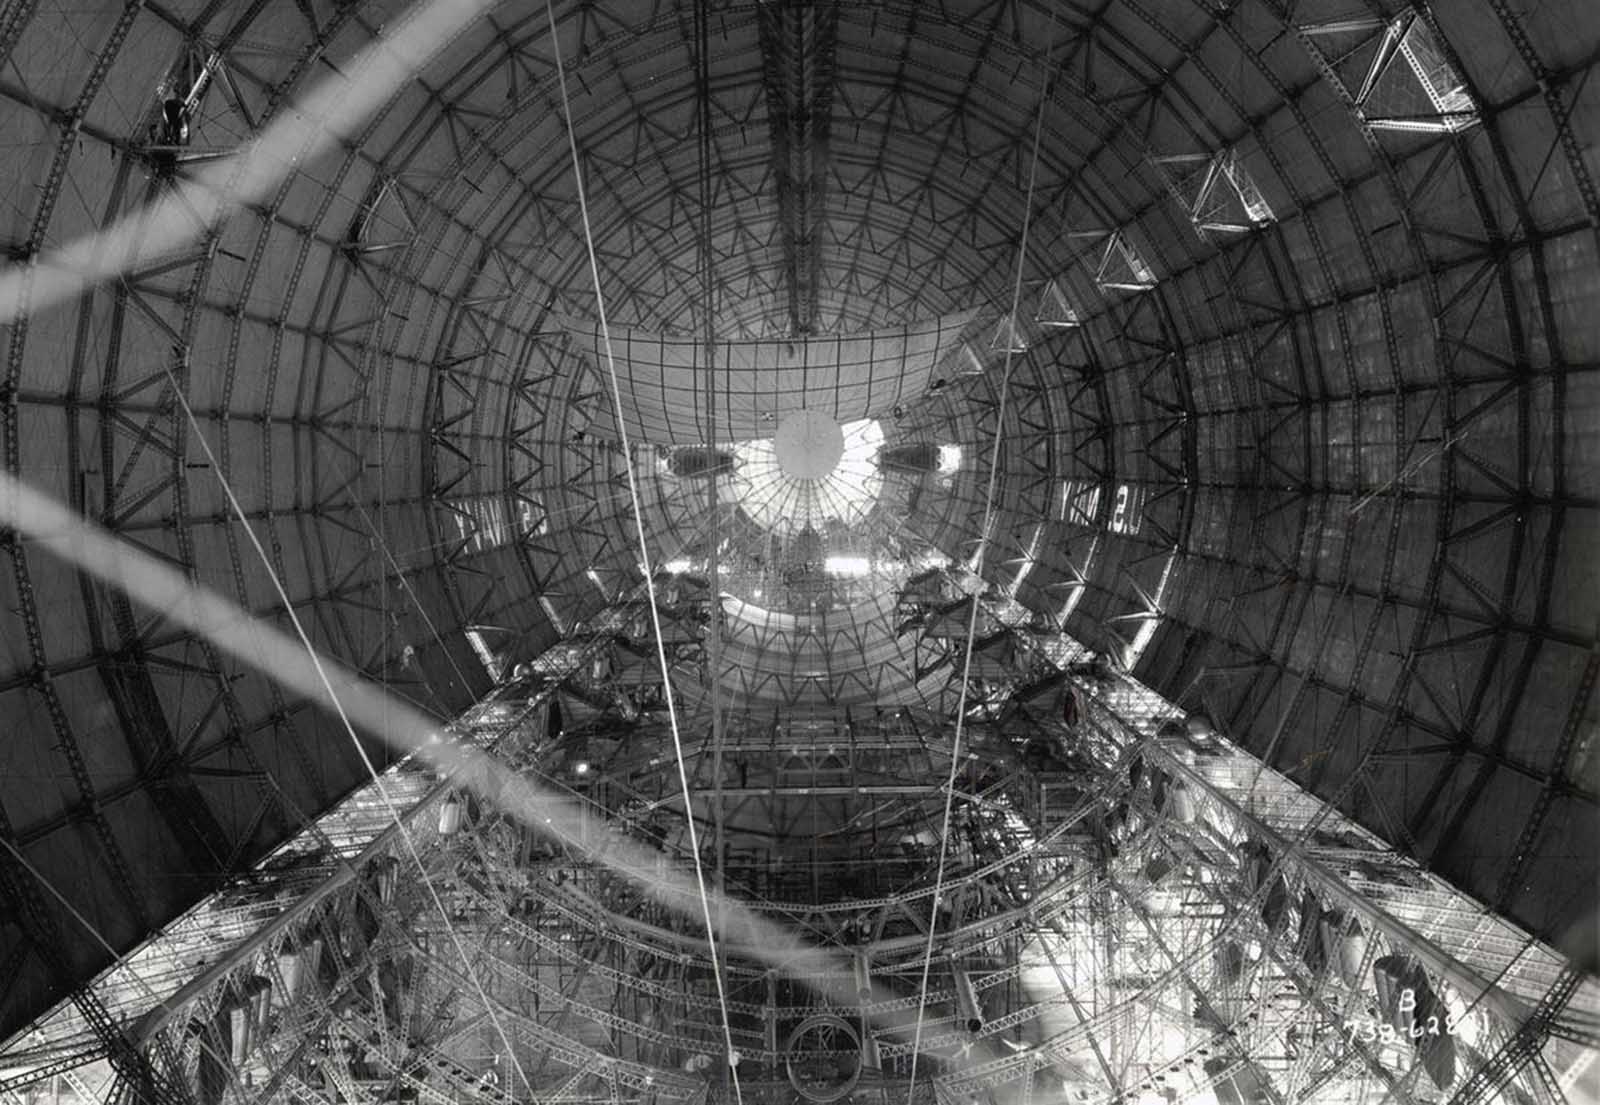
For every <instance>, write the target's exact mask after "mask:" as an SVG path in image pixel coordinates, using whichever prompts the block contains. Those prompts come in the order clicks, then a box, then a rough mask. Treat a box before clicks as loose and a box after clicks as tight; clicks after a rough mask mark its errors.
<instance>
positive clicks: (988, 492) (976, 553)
mask: <svg viewBox="0 0 1600 1105" xmlns="http://www.w3.org/2000/svg"><path fill="white" fill-rule="evenodd" d="M1055 22H1056V19H1055V9H1054V8H1053V7H1052V8H1051V9H1050V29H1049V31H1048V33H1047V34H1046V36H1045V50H1044V58H1043V62H1042V64H1041V69H1042V70H1043V74H1042V80H1041V83H1040V87H1039V107H1038V111H1037V113H1036V115H1035V118H1034V126H1033V149H1032V153H1031V156H1030V160H1029V165H1028V188H1027V192H1026V194H1025V195H1024V197H1023V205H1022V231H1021V234H1020V235H1019V236H1018V240H1017V275H1016V279H1015V281H1014V282H1013V284H1012V288H1011V310H1010V313H1009V314H1008V315H1007V316H1006V317H1005V318H1003V319H1001V321H1000V326H1001V327H1002V330H1003V332H1002V333H1000V334H997V335H996V337H997V339H998V340H1001V341H1004V342H1005V361H1004V363H1003V365H1002V366H1001V370H1000V394H999V396H998V400H997V402H996V405H995V420H994V442H993V444H992V446H991V447H990V453H989V480H988V486H987V487H986V489H985V491H984V503H983V523H982V527H981V528H980V529H979V531H978V543H977V547H976V548H975V549H974V550H973V558H972V569H971V574H972V575H973V576H974V577H975V578H976V579H977V580H979V581H981V580H982V578H983V557H984V553H985V551H986V550H987V546H988V544H989V535H990V531H991V530H992V529H993V528H994V518H995V508H994V500H995V493H996V490H997V489H998V487H999V483H1000V445H1001V442H1002V441H1004V440H1005V437H1004V433H1005V420H1006V398H1007V394H1008V392H1009V385H1010V383H1011V362H1012V358H1013V357H1014V356H1015V349H1016V336H1017V330H1018V323H1017V315H1018V312H1019V311H1020V310H1021V307H1022V274H1023V271H1024V269H1025V267H1026V265H1027V258H1028V231H1029V229H1030V228H1031V226H1032V223H1033V194H1034V186H1035V184H1036V183H1037V180H1038V174H1039V146H1040V143H1041V141H1042V139H1043V137H1044V116H1045V110H1046V108H1048V107H1049V105H1050V85H1051V80H1050V48H1051V42H1052V41H1053V40H1054V38H1055ZM968 601H969V602H970V603H971V604H972V609H971V613H970V614H969V615H968V617H967V640H966V645H965V648H964V649H963V656H962V661H961V689H960V691H959V693H958V696H957V699H956V726H955V734H954V736H953V737H952V739H951V746H950V774H949V777H948V778H947V779H946V780H945V788H944V817H943V821H942V824H941V827H940V830H939V862H938V864H937V866H936V867H935V869H934V880H933V893H932V897H931V902H930V905H929V907H928V940H927V944H926V946H925V948H924V951H923V956H922V979H921V981H920V983H919V984H918V987H917V995H918V997H917V1015H916V1023H915V1026H914V1029H913V1034H912V1038H911V1072H910V1076H909V1078H908V1079H907V1081H906V1105H912V1102H913V1099H914V1095H915V1093H916V1088H917V1058H918V1056H919V1055H920V1053H921V1049H922V1023H923V1015H924V1010H925V1007H926V1004H927V994H928V974H929V971H930V970H931V969H932V966H933V943H934V938H935V937H936V936H937V935H938V931H939V905H940V894H941V891H942V888H943V883H944V869H945V861H946V859H947V858H948V855H949V850H950V818H951V813H952V811H953V809H954V806H955V793H956V776H957V775H958V774H959V773H960V771H961V737H962V734H963V733H964V731H965V724H964V723H965V721H966V713H967V690H968V687H969V685H970V682H971V676H972V650H973V644H974V641H975V639H976V637H977V632H978V612H979V610H980V608H981V605H982V604H980V603H979V602H978V595H977V593H976V592H974V593H972V594H970V595H969V596H968Z"/></svg>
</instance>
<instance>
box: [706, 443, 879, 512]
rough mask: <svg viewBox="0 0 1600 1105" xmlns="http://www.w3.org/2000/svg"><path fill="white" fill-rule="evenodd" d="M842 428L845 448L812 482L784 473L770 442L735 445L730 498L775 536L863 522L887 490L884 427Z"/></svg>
mask: <svg viewBox="0 0 1600 1105" xmlns="http://www.w3.org/2000/svg"><path fill="white" fill-rule="evenodd" d="M840 429H841V430H842V431H843V433H844V449H843V451H842V452H841V453H840V454H839V459H838V461H837V462H836V463H835V464H834V465H833V467H832V469H831V470H830V471H828V472H827V473H826V474H824V475H822V476H819V477H817V478H814V479H801V478H797V477H796V476H794V475H791V474H790V472H789V471H786V470H785V468H784V466H783V465H782V464H781V463H780V461H779V457H778V449H777V447H776V445H775V444H774V442H773V441H772V440H771V439H765V440H761V441H743V442H740V443H739V444H737V445H735V446H734V447H733V453H734V457H735V465H734V473H733V475H732V476H730V477H728V478H727V479H726V482H725V486H726V487H727V488H728V491H729V494H730V496H731V497H732V498H733V499H734V500H735V501H736V502H737V503H738V504H739V506H740V508H741V509H743V510H744V512H745V513H746V514H747V515H749V517H750V520H751V521H753V522H754V523H756V525H758V526H761V527H763V528H764V529H769V530H772V531H773V532H775V533H782V534H788V533H798V532H799V531H801V530H803V529H805V528H806V527H807V526H811V527H812V528H813V529H817V530H821V529H823V528H824V527H826V526H827V525H829V524H842V525H847V526H849V525H858V524H860V523H861V522H864V521H865V520H866V519H867V516H868V515H869V514H871V513H872V508H873V507H874V506H875V505H876V504H877V501H878V494H879V492H880V491H881V490H882V488H883V475H882V473H881V472H880V471H879V470H878V450H879V449H881V448H882V447H883V427H882V426H880V425H879V424H878V422H877V420H876V419H865V420H863V421H860V422H848V423H846V424H844V425H843V426H841V427H840Z"/></svg>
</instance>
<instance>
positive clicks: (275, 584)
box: [162, 361, 533, 1095]
mask: <svg viewBox="0 0 1600 1105" xmlns="http://www.w3.org/2000/svg"><path fill="white" fill-rule="evenodd" d="M162 369H163V370H164V371H165V372H166V374H167V380H168V381H169V382H170V383H171V385H172V391H173V394H174V395H176V396H177V398H178V405H179V406H180V407H182V408H183V413H184V417H185V418H186V419H187V420H188V423H189V427H190V429H192V430H193V431H194V435H195V438H196V439H197V440H198V441H199V443H200V449H201V451H202V452H204V453H205V455H206V460H207V461H208V462H209V464H210V466H211V471H212V472H214V473H215V474H216V477H217V484H218V486H219V487H220V488H221V489H222V493H223V495H224V496H226V498H227V500H228V506H229V508H230V509H231V510H232V511H233V514H234V516H235V517H236V518H238V520H239V525H240V526H242V527H243V528H244V533H245V536H246V537H247V538H248V539H249V541H250V545H251V547H252V548H254V549H255V551H256V555H257V556H258V557H260V558H261V565H262V567H263V568H265V569H266V572H267V578H268V579H270V580H271V581H272V589H273V591H274V592H275V593H276V594H277V596H278V601H279V602H280V603H281V604H282V605H283V610H284V613H286V614H287V615H288V616H289V624H290V625H292V626H293V627H294V632H295V636H296V637H298V638H299V640H300V644H301V645H302V646H304V648H305V650H306V653H307V655H308V656H309V657H310V658H311V663H312V666H313V667H315V668H316V672H317V678H318V679H319V680H320V681H321V683H322V687H323V690H324V691H325V692H326V693H327V695H328V699H329V701H330V702H331V703H332V704H333V709H334V712H335V713H336V714H337V715H338V717H339V723H340V725H341V726H343V728H344V731H345V734H346V735H347V736H348V737H349V738H350V743H351V744H352V745H353V746H354V747H355V750H356V754H357V755H358V756H360V758H361V763H362V765H363V766H364V767H365V768H366V769H367V774H369V775H370V776H372V783H373V786H374V787H375V788H376V790H377V794H378V797H379V799H380V800H381V801H382V802H383V807H384V809H385V811H387V812H388V814H389V819H390V820H391V821H393V822H394V826H395V829H396V830H397V831H398V832H399V835H400V840H401V842H402V843H403V844H404V845H405V849H406V852H407V853H408V854H409V855H410V856H411V861H412V862H413V863H415V864H416V865H417V871H418V873H419V874H421V876H422V885H423V887H424V889H426V890H427V892H428V897H429V898H430V899H431V900H432V902H433V906H434V908H435V909H436V910H438V911H439V916H440V918H441V919H442V920H443V921H444V928H445V932H446V934H448V935H449V937H450V943H451V944H452V945H453V946H454V948H455V950H456V954H457V955H459V956H460V957H461V965H462V967H463V968H464V970H465V971H466V975H467V978H468V979H469V980H470V981H471V982H472V986H473V989H474V990H475V991H476V992H477V995H478V999H479V1000H480V1001H482V1002H483V1007H484V1010H485V1012H487V1013H488V1014H489V1020H490V1022H491V1023H492V1024H493V1025H494V1028H495V1032H496V1034H497V1035H498V1036H499V1037H500V1042H501V1044H502V1045H503V1046H504V1047H505V1049H506V1055H507V1057H508V1058H509V1059H510V1061H511V1065H512V1067H513V1069H514V1070H515V1071H516V1073H517V1076H518V1077H519V1078H521V1079H522V1084H523V1086H524V1087H526V1089H527V1091H528V1093H529V1094H530V1095H532V1093H533V1085H532V1083H530V1082H529V1081H528V1075H527V1073H526V1072H525V1071H524V1070H523V1069H522V1063H521V1062H520V1061H519V1060H518V1059H517V1055H516V1051H515V1050H514V1049H513V1048H512V1046H511V1037H510V1036H509V1035H507V1034H506V1030H505V1025H504V1024H502V1023H501V1021H500V1018H499V1017H498V1016H497V1015H496V1014H495V1011H494V1005H493V1004H492V1003H491V1002H490V1000H489V995H488V992H487V991H485V990H484V988H483V983H482V982H481V981H480V980H479V978H478V973H477V972H476V971H475V970H473V968H472V961H471V959H470V958H469V957H468V955H467V948H466V945H465V944H463V943H462V941H461V936H460V934H459V933H458V932H456V929H455V926H454V925H453V924H452V923H451V921H450V911H449V910H448V909H446V908H445V904H444V900H443V899H442V898H440V897H439V892H438V890H437V889H436V888H435V887H434V885H433V880H432V879H430V878H429V877H428V869H427V865H426V864H424V863H423V862H422V854H421V853H420V852H418V851H417V845H416V841H415V840H413V839H412V837H411V833H410V832H409V831H408V830H407V829H406V826H405V822H404V820H403V819H402V818H401V816H400V811H399V810H398V809H397V808H396V807H395V804H394V802H393V800H391V799H390V797H389V791H388V788H387V787H385V786H384V785H383V778H382V776H381V775H380V774H379V773H378V769H377V766H376V765H374V764H373V762H372V757H371V756H369V755H368V754H367V750H366V748H365V747H364V746H363V745H362V743H361V739H360V738H359V737H358V736H357V735H356V730H355V725H354V724H353V723H352V722H351V720H350V716H349V714H347V713H346V712H345V708H344V703H343V702H342V701H341V700H340V698H339V695H338V693H337V692H336V691H335V690H334V689H333V681H332V680H331V679H330V678H329V677H328V671H327V668H326V667H324V665H323V663H322V657H321V655H320V654H319V653H318V652H317V650H316V648H315V647H314V646H313V645H312V644H311V638H310V637H309V636H308V635H307V633H306V629H305V625H304V624H303V623H302V622H301V621H300V615H299V613H298V612H297V611H296V610H295V608H294V602H293V601H292V600H291V599H290V598H289V592H288V591H287V590H286V589H285V588H284V585H283V580H282V579H281V578H279V576H278V573H277V570H276V569H275V568H273V566H272V558H271V557H269V556H268V555H267V550H266V549H265V548H264V547H262V544H261V539H260V538H259V537H257V536H256V531H255V529H254V528H253V527H252V526H251V525H250V519H249V517H248V516H247V515H246V514H245V511H244V506H243V504H241V503H240V502H239V499H238V496H236V495H235V494H234V490H233V485H232V483H230V482H229V480H228V477H227V475H226V474H225V473H224V472H223V470H222V461H221V458H219V457H218V456H217V455H216V453H215V452H214V451H213V450H212V448H211V442H210V441H209V440H207V438H206V435H205V431H204V429H203V428H202V427H201V425H200V420H199V419H198V418H196V417H195V413H194V409H193V408H192V407H190V406H189V400H188V398H187V397H186V396H185V395H184V394H183V387H182V385H181V384H180V383H179V382H178V377H177V374H176V373H174V372H173V371H172V366H171V365H170V364H168V363H167V362H165V361H163V362H162Z"/></svg>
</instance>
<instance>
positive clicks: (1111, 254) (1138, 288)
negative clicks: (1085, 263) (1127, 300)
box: [1094, 230, 1156, 292]
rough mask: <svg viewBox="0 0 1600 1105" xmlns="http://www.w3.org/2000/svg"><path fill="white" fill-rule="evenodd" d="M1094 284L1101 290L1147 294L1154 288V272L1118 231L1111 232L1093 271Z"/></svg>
mask: <svg viewBox="0 0 1600 1105" xmlns="http://www.w3.org/2000/svg"><path fill="white" fill-rule="evenodd" d="M1094 282H1095V283H1096V284H1098V285H1100V286H1101V287H1102V288H1111V289H1116V290H1119V291H1125V292H1147V291H1149V290H1150V289H1151V288H1153V287H1155V286H1156V274H1155V271H1154V270H1152V269H1151V268H1150V266H1149V265H1147V264H1146V263H1145V260H1144V258H1143V257H1141V256H1139V251H1138V250H1136V249H1134V247H1133V244H1132V243H1131V242H1129V241H1128V239H1127V237H1126V236H1125V235H1124V234H1123V233H1122V231H1120V230H1114V231H1112V232H1111V237H1110V238H1108V239H1107V240H1106V251H1105V253H1104V254H1103V255H1102V256H1101V258H1100V267H1099V268H1098V269H1096V270H1095V274H1094Z"/></svg>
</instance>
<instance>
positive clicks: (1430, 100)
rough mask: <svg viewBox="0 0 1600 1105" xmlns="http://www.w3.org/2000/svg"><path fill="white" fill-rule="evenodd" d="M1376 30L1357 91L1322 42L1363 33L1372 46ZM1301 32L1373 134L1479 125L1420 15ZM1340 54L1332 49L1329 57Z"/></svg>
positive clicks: (1458, 78) (1462, 88)
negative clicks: (1372, 46)
mask: <svg viewBox="0 0 1600 1105" xmlns="http://www.w3.org/2000/svg"><path fill="white" fill-rule="evenodd" d="M1379 28H1381V39H1379V40H1378V42H1377V48H1376V50H1375V52H1374V53H1373V54H1372V59H1371V62H1370V63H1369V64H1368V66H1367V69H1366V76H1365V78H1364V79H1363V80H1362V82H1361V85H1360V87H1359V88H1358V89H1352V88H1350V87H1349V85H1348V83H1346V82H1345V80H1344V79H1343V77H1342V76H1341V75H1340V73H1339V71H1338V62H1337V61H1336V60H1335V57H1334V56H1330V52H1329V51H1326V50H1324V49H1323V47H1322V45H1321V44H1320V43H1322V42H1332V43H1335V44H1337V43H1338V41H1339V40H1340V39H1344V38H1348V37H1350V36H1351V35H1353V34H1367V35H1368V36H1369V37H1368V40H1367V41H1369V42H1370V41H1371V40H1372V39H1374V38H1378V37H1379V36H1378V34H1377V32H1378V30H1379ZM1300 32H1301V34H1302V35H1303V36H1304V37H1305V39H1306V41H1307V42H1308V44H1309V45H1310V47H1311V49H1312V50H1313V51H1316V53H1317V54H1318V60H1319V62H1321V63H1322V65H1323V69H1324V73H1325V75H1326V76H1327V77H1328V78H1329V79H1330V80H1332V81H1334V82H1336V83H1337V84H1338V85H1339V86H1340V89H1341V90H1342V91H1343V92H1344V94H1345V95H1346V96H1347V97H1349V99H1350V101H1351V102H1352V103H1353V104H1354V107H1355V110H1356V114H1357V115H1358V116H1359V117H1360V118H1361V120H1362V122H1364V123H1365V124H1366V125H1367V126H1368V127H1370V128H1372V129H1373V130H1392V131H1412V132H1423V133H1446V134H1450V133H1455V132H1457V131H1463V130H1466V129H1467V128H1469V127H1472V126H1476V125H1477V123H1478V122H1479V116H1478V108H1477V105H1476V104H1475V103H1474V102H1473V100H1472V94H1471V93H1470V92H1468V91H1467V87H1466V82H1465V81H1463V80H1462V79H1461V75H1460V74H1459V73H1457V72H1456V70H1455V67H1454V66H1453V65H1451V64H1450V61H1449V59H1448V58H1447V57H1446V55H1445V51H1444V50H1443V49H1442V48H1441V47H1440V45H1439V42H1438V39H1437V38H1436V37H1435V36H1434V33H1433V29H1432V28H1431V27H1430V26H1429V25H1428V22H1427V21H1426V20H1425V19H1423V18H1422V17H1421V16H1420V15H1418V13H1416V12H1414V11H1405V12H1402V13H1401V14H1399V15H1397V16H1395V18H1393V19H1391V20H1389V21H1388V22H1387V23H1379V22H1376V21H1368V20H1361V21H1349V20H1347V21H1342V22H1338V23H1328V24H1317V25H1312V26H1305V27H1301V28H1300ZM1343 52H1345V51H1340V50H1339V49H1338V47H1337V45H1335V48H1334V49H1333V50H1332V51H1331V54H1332V55H1339V54H1341V53H1343ZM1348 52H1349V53H1352V54H1353V53H1355V51H1354V50H1352V51H1348Z"/></svg>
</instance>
